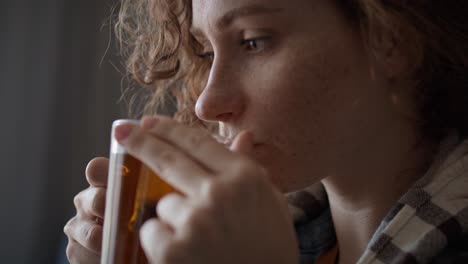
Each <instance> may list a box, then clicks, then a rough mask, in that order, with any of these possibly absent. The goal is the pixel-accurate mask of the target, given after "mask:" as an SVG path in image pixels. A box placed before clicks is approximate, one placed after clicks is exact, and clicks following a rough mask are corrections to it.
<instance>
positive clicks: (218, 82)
mask: <svg viewBox="0 0 468 264" xmlns="http://www.w3.org/2000/svg"><path fill="white" fill-rule="evenodd" d="M236 79H237V81H233V80H236ZM240 83H241V82H240V81H239V76H238V74H235V72H229V71H223V72H221V71H218V70H217V69H215V68H214V65H213V68H212V70H211V72H210V76H209V78H208V82H207V85H206V87H205V89H204V90H203V91H202V93H201V95H200V96H199V98H198V100H197V103H196V105H195V113H196V114H197V116H198V118H200V119H202V120H204V121H218V122H229V121H231V120H233V119H235V118H237V117H238V116H240V115H241V114H242V112H243V111H244V107H245V103H244V101H245V100H244V94H243V92H242V87H241V85H240Z"/></svg>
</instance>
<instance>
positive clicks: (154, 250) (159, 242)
mask: <svg viewBox="0 0 468 264" xmlns="http://www.w3.org/2000/svg"><path fill="white" fill-rule="evenodd" d="M173 237H174V233H173V231H172V229H171V228H170V227H169V226H168V225H167V224H164V223H163V222H161V221H160V220H157V219H155V218H153V219H150V220H148V221H146V223H145V224H144V225H143V226H142V227H141V229H140V242H141V247H142V248H143V250H144V251H145V254H146V256H147V257H148V259H149V262H150V263H177V262H174V257H175V256H176V254H175V252H174V250H171V249H173V248H174V247H171V245H172V243H173V241H174V239H173Z"/></svg>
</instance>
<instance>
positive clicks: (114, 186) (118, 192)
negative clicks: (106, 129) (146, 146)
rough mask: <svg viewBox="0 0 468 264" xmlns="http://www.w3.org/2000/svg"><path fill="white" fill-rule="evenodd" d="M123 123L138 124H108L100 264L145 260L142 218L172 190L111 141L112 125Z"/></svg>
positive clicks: (140, 263)
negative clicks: (107, 171)
mask: <svg viewBox="0 0 468 264" xmlns="http://www.w3.org/2000/svg"><path fill="white" fill-rule="evenodd" d="M125 123H131V124H135V125H139V124H140V122H139V121H138V120H123V119H122V120H116V121H114V122H113V124H112V133H111V149H110V161H109V162H110V163H109V178H108V183H107V194H106V210H105V216H104V230H103V239H102V255H101V264H143V263H145V264H146V263H148V261H147V259H146V256H145V254H144V252H143V249H142V248H141V246H140V237H139V229H140V227H141V225H142V224H143V223H144V222H145V221H146V220H148V219H149V218H151V217H156V204H157V203H158V201H159V200H160V199H161V198H162V197H163V196H164V195H166V194H168V193H171V192H175V189H174V188H172V187H171V186H170V185H168V184H167V183H166V182H164V181H163V180H161V179H160V178H159V176H157V175H156V174H155V173H154V172H153V171H152V170H151V169H150V168H148V167H147V166H146V165H145V164H143V163H142V162H141V161H139V160H138V159H136V158H135V157H133V156H131V155H130V154H128V153H127V152H126V151H125V149H124V148H123V147H122V146H121V145H120V144H118V142H117V141H116V140H115V137H114V131H115V128H116V127H117V126H118V125H121V124H125Z"/></svg>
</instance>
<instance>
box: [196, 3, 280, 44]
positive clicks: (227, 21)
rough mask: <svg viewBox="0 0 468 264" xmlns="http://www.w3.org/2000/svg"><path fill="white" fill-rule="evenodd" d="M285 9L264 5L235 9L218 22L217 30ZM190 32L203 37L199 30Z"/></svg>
mask: <svg viewBox="0 0 468 264" xmlns="http://www.w3.org/2000/svg"><path fill="white" fill-rule="evenodd" d="M283 10H284V8H273V7H266V6H263V5H258V4H256V5H247V6H241V7H237V8H234V9H232V10H230V11H228V12H226V13H225V14H224V15H222V16H221V17H220V18H219V19H218V20H217V22H216V24H215V25H216V28H217V30H221V29H223V28H227V27H229V26H230V25H231V24H232V23H233V22H234V21H235V20H236V19H239V18H242V17H248V16H256V15H263V14H273V13H279V12H281V11H283ZM190 32H191V33H192V34H193V35H194V36H198V37H203V35H204V34H203V31H202V30H201V29H199V28H196V27H192V28H191V29H190Z"/></svg>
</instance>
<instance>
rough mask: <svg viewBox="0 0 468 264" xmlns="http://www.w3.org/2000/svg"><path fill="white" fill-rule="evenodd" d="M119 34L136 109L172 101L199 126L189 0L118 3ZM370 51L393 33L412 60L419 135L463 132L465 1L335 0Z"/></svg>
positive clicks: (200, 69) (181, 116)
mask: <svg viewBox="0 0 468 264" xmlns="http://www.w3.org/2000/svg"><path fill="white" fill-rule="evenodd" d="M121 1H122V2H121V9H120V13H119V17H118V21H117V23H116V34H117V38H118V39H119V41H120V44H121V47H122V52H123V55H124V56H125V58H126V59H127V68H128V73H129V75H130V76H131V79H133V80H134V81H136V82H135V84H137V85H140V86H143V87H145V89H146V88H147V89H148V91H149V93H147V96H146V98H143V99H144V108H143V109H142V110H141V114H155V113H157V112H158V111H160V110H161V109H163V108H164V107H165V103H166V101H167V99H168V98H170V99H175V101H176V106H177V109H176V111H175V113H174V114H175V118H176V119H177V120H179V121H181V122H183V123H186V124H192V125H196V124H202V125H205V126H207V124H204V123H203V122H202V121H200V120H199V119H197V117H196V115H195V103H196V100H197V98H198V96H199V95H200V93H201V91H202V90H203V88H204V86H205V84H206V83H205V82H206V77H207V73H208V72H209V65H208V64H207V63H206V62H204V61H203V60H201V59H200V58H198V57H197V56H196V54H197V52H198V50H199V49H200V48H201V47H200V45H199V43H197V41H195V39H194V37H193V36H192V35H191V33H190V27H191V21H192V1H191V0H121ZM337 3H338V4H339V5H341V6H342V9H343V10H344V12H345V14H346V15H347V16H348V17H349V18H350V22H353V24H355V25H356V26H357V27H359V28H360V31H361V32H362V36H363V41H364V42H365V43H366V44H367V45H368V47H369V48H370V51H372V47H374V44H375V43H376V41H378V39H379V32H382V29H384V30H386V31H389V32H393V33H394V35H395V36H398V37H399V39H398V41H400V42H401V43H402V45H404V47H405V52H406V53H405V55H406V56H407V57H408V58H409V59H410V60H411V61H412V62H414V64H415V65H416V67H415V71H414V75H415V78H416V79H417V81H418V85H417V87H416V89H415V92H414V102H415V105H416V107H417V111H418V116H419V120H418V125H419V126H420V129H421V131H422V134H423V137H424V138H425V139H429V140H431V141H433V142H439V141H440V140H442V139H443V138H444V137H446V136H447V135H448V134H449V133H452V131H454V130H455V131H456V132H458V134H459V136H460V137H461V138H465V137H467V135H468V16H467V15H466V14H468V2H467V1H454V0H448V1H426V0H403V1H402V0H398V1H397V0H337Z"/></svg>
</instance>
